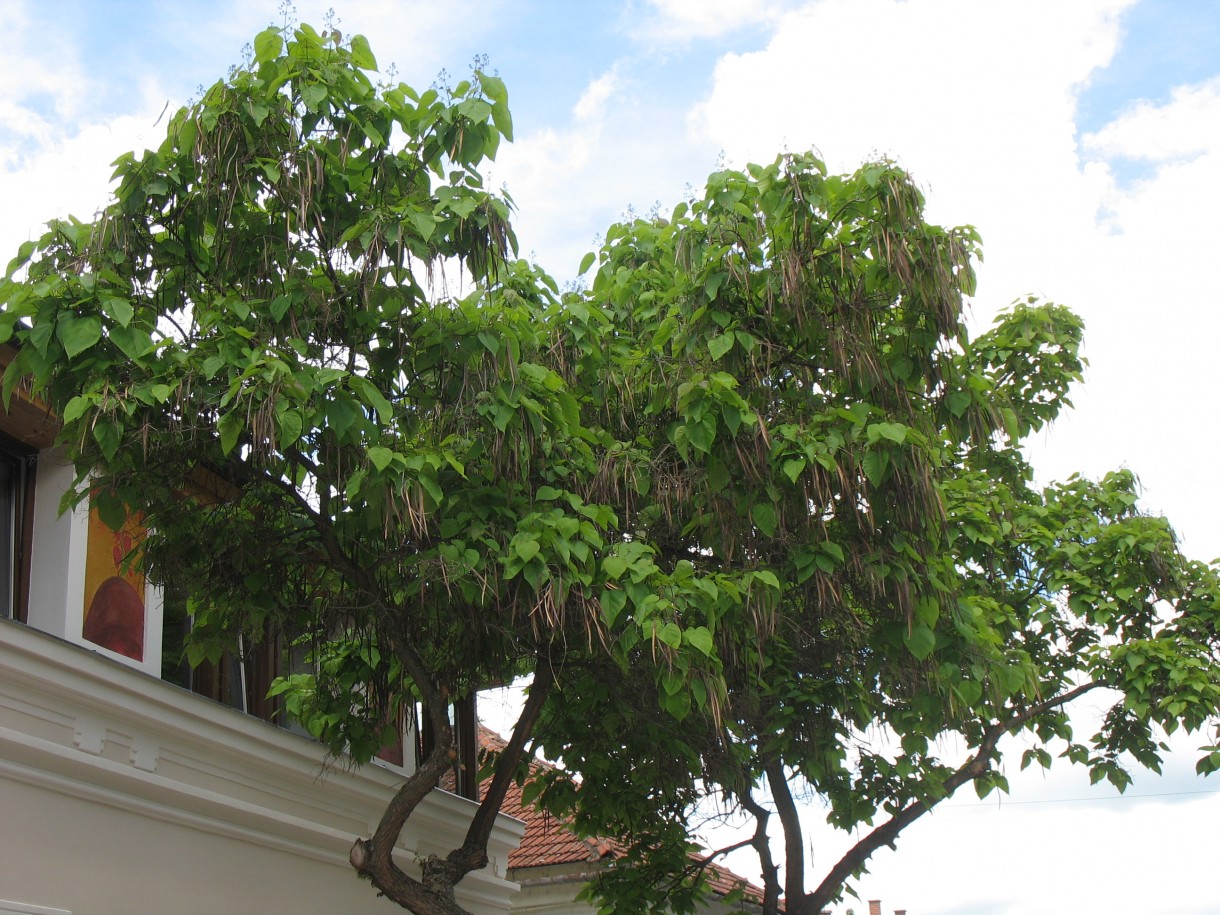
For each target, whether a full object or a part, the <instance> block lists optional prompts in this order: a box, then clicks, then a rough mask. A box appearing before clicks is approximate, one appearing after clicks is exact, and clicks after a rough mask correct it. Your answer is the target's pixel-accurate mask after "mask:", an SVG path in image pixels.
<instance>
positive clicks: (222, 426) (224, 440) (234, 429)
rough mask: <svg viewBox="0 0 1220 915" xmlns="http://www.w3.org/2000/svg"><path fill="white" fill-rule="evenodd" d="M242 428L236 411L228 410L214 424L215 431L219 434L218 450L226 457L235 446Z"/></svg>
mask: <svg viewBox="0 0 1220 915" xmlns="http://www.w3.org/2000/svg"><path fill="white" fill-rule="evenodd" d="M244 426H245V424H244V423H243V422H242V415H241V413H240V412H239V411H238V410H230V411H229V412H228V413H226V414H225V415H224V416H222V417H220V420H219V421H218V422H217V423H216V431H217V432H219V433H220V450H221V452H222V453H223V454H224V455H225V456H226V457H228V455H229V453H230V452H231V451H232V450H233V449H234V448H235V447H236V446H237V440H238V439H239V438H240V437H241V433H242V429H243V428H244Z"/></svg>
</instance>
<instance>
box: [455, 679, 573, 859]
mask: <svg viewBox="0 0 1220 915" xmlns="http://www.w3.org/2000/svg"><path fill="white" fill-rule="evenodd" d="M554 682H555V674H554V671H553V670H552V668H551V666H550V663H549V661H548V660H547V659H546V658H539V659H538V663H537V665H536V667H535V670H534V682H533V683H532V684H531V685H530V689H529V696H528V698H527V699H526V700H525V707H524V708H523V709H522V710H521V716H520V717H519V718H518V719H517V724H516V726H515V727H514V728H513V734H512V737H510V738H509V741H508V744H507V745H506V746H505V748H504V750H503V751H502V752H501V753H500V758H499V759H498V760H497V761H496V771H495V774H494V775H492V779H491V783H490V784H489V785H488V786H487V790H486V791H485V792H484V794H483V800H482V802H481V803H480V804H479V809H478V810H477V811H476V812H475V815H474V819H473V820H471V822H470V828H469V829H468V830H467V832H466V840H465V841H464V842H463V843H462V847H461V848H457V849H454V850H453V851H452V852H450V853H449V856H448V859H447V860H448V861H449V862H450V863H451V864H452V865H453V866H454V867H455V868H456V869H458V870H460V871H461V876H463V877H464V876H465V875H466V874H468V873H470V872H471V871H474V870H478V869H479V868H482V867H486V866H487V841H488V839H490V838H491V830H492V826H493V825H494V824H495V820H496V814H498V813H499V812H500V807H501V805H502V804H503V803H504V797H505V795H506V794H507V793H508V788H509V785H510V784H511V783H512V781H513V778H514V777H515V776H516V774H517V767H518V765H519V764H520V762H521V755H522V753H524V751H525V744H526V743H527V742H528V740H529V738H530V735H531V734H532V733H533V731H534V724H535V723H536V722H537V721H538V714H539V713H540V712H541V711H542V705H543V703H544V702H545V701H546V697H547V695H548V694H549V693H550V691H551V686H552V685H554ZM458 879H461V877H459V878H458Z"/></svg>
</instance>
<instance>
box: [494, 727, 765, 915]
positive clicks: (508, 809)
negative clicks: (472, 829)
mask: <svg viewBox="0 0 1220 915" xmlns="http://www.w3.org/2000/svg"><path fill="white" fill-rule="evenodd" d="M504 747H505V742H504V740H503V739H502V738H501V737H500V735H498V734H496V733H495V732H494V731H492V730H490V729H489V728H485V727H483V726H482V725H480V726H479V748H480V749H484V750H502V749H504ZM546 765H547V764H546V763H544V762H542V761H540V760H539V761H535V762H533V763H531V767H534V768H537V769H541V768H544V767H546ZM500 810H501V812H503V813H507V814H508V815H509V816H513V817H516V818H517V819H519V820H523V821H524V822H525V836H524V837H523V838H522V839H521V845H520V846H518V848H517V849H516V850H515V851H513V852H510V853H509V856H508V866H509V867H510V868H513V869H516V868H527V867H550V866H554V865H559V864H579V863H589V864H597V863H599V862H603V861H605V862H609V861H612V860H614V859H615V858H617V857H618V856H619V855H620V854H622V853H623V852H624V851H625V849H624V846H623V843H622V842H619V841H616V840H614V839H602V838H589V839H582V838H580V837H578V836H577V835H576V834H575V833H574V832H573V831H572V830H571V828H570V824H569V823H568V821H566V820H564V819H562V818H559V817H555V816H553V815H551V814H549V813H544V812H542V811H540V810H538V809H537V808H535V807H534V806H533V805H532V804H530V805H526V804H523V803H522V798H521V787H520V786H519V785H516V784H513V785H510V786H509V789H508V794H507V795H506V796H505V798H504V803H503V804H501V805H500ZM707 875H708V883H709V885H710V886H711V888H712V891H713V892H715V893H716V895H718V896H727V895H728V894H729V893H731V892H732V891H733V890H735V889H737V888H738V887H742V888H743V889H744V891H745V894H746V898H747V899H749V900H750V901H752V902H755V903H760V902H761V901H762V897H763V890H762V888H761V887H758V886H755V885H754V884H752V883H750V882H749V881H748V880H745V879H743V878H741V877H738V876H737V875H736V874H734V873H733V872H732V871H731V870H729V869H728V868H727V867H722V866H720V865H719V864H710V865H708V868H707ZM780 911H781V912H782V911H783V905H782V904H781V906H780Z"/></svg>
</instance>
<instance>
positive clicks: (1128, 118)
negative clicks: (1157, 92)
mask: <svg viewBox="0 0 1220 915" xmlns="http://www.w3.org/2000/svg"><path fill="white" fill-rule="evenodd" d="M1082 145H1083V146H1084V148H1085V149H1087V150H1089V151H1090V152H1092V153H1095V154H1097V155H1100V156H1102V157H1105V158H1123V159H1142V160H1146V161H1151V162H1166V161H1169V160H1173V159H1179V158H1183V157H1188V156H1195V155H1198V154H1200V153H1203V152H1206V151H1208V150H1214V149H1217V148H1220V77H1217V78H1216V79H1212V80H1208V81H1207V82H1205V83H1201V84H1198V85H1193V86H1179V87H1177V88H1176V89H1174V90H1173V94H1172V99H1171V100H1170V101H1169V102H1168V103H1167V104H1163V105H1156V104H1153V103H1151V102H1147V101H1143V102H1140V103H1138V104H1136V105H1135V106H1133V107H1132V108H1131V109H1130V110H1128V111H1126V112H1124V113H1123V114H1122V115H1121V116H1120V117H1118V118H1117V119H1116V120H1114V121H1111V122H1110V123H1109V124H1107V125H1106V126H1105V127H1103V128H1102V129H1101V130H1098V131H1097V132H1095V133H1091V134H1086V135H1085V137H1084V138H1083V140H1082Z"/></svg>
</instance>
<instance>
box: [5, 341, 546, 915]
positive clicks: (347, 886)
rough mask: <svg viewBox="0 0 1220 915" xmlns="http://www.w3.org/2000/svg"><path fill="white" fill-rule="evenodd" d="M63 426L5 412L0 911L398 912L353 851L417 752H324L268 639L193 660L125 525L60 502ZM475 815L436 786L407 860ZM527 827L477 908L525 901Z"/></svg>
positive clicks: (503, 820)
mask: <svg viewBox="0 0 1220 915" xmlns="http://www.w3.org/2000/svg"><path fill="white" fill-rule="evenodd" d="M3 361H6V360H4V359H3V354H0V362H3ZM54 434H55V427H54V422H53V420H52V419H51V418H50V417H49V416H48V414H47V411H46V410H45V409H43V408H41V407H40V406H39V405H38V404H37V403H34V402H31V401H29V400H28V399H23V398H22V397H21V395H20V394H19V393H18V394H15V395H14V398H13V400H12V403H11V404H10V406H9V408H8V409H7V410H2V411H0V538H2V542H0V811H2V813H0V847H2V848H3V853H2V854H0V915H13V913H24V915H64V913H71V915H111V913H113V915H120V913H122V915H134V913H141V912H147V913H150V915H151V913H157V915H174V913H181V915H191V913H208V915H214V913H277V912H282V913H345V915H346V913H363V912H369V913H375V912H392V911H401V909H399V908H398V907H397V906H395V905H394V904H392V903H390V902H387V901H386V900H385V899H382V898H379V897H378V896H377V894H376V892H375V891H374V889H373V888H372V887H371V886H370V885H369V884H367V883H364V882H362V881H361V880H359V879H358V878H357V877H356V875H355V873H354V871H353V870H352V868H351V866H350V864H349V863H348V851H349V849H350V847H351V845H352V843H353V841H354V840H355V839H356V838H357V837H360V836H367V835H369V834H370V833H371V831H372V829H373V828H374V826H375V824H376V822H377V820H378V818H379V817H380V815H381V812H382V810H383V809H384V807H385V804H386V802H387V801H388V800H389V799H390V797H391V796H392V795H393V793H394V791H395V790H396V789H397V787H398V785H399V784H400V783H401V780H402V777H403V776H404V774H408V773H409V772H410V771H411V767H412V766H413V765H414V753H411V752H407V753H404V754H402V755H401V757H400V759H401V761H402V765H394V764H393V763H391V762H379V763H374V764H370V765H367V766H364V767H361V768H359V769H354V768H351V767H347V766H344V765H342V763H341V762H340V763H339V764H336V763H335V762H334V761H333V760H332V761H330V762H329V763H328V761H327V758H326V752H325V750H324V748H323V747H321V746H320V745H319V744H317V743H316V742H314V741H313V740H310V739H308V738H307V737H304V736H301V735H300V734H296V733H292V732H291V731H289V730H286V729H285V728H284V727H280V726H277V725H276V724H273V723H270V722H268V721H265V720H263V719H262V718H260V717H259V715H260V714H264V715H265V714H268V713H269V710H268V709H267V708H265V707H263V706H261V705H260V703H263V702H265V700H264V698H263V697H264V695H265V687H262V691H261V692H260V686H261V681H263V680H265V678H266V675H267V673H268V671H267V670H266V669H264V668H265V667H266V665H263V666H262V667H260V663H259V658H258V655H257V653H256V652H251V654H250V656H248V657H245V658H241V659H237V658H228V659H226V661H225V662H222V663H221V664H219V665H216V666H214V667H211V668H208V669H203V670H201V671H198V672H184V670H183V668H182V667H181V665H180V664H179V662H178V658H177V652H176V651H175V650H173V645H175V644H177V643H178V640H180V635H181V634H180V631H179V630H180V629H181V626H182V620H181V619H180V618H179V615H178V614H176V611H175V610H174V608H173V607H172V606H171V607H169V608H167V606H166V605H167V603H171V604H172V602H169V601H166V600H164V599H163V596H162V595H161V594H160V593H158V592H157V590H156V589H154V588H152V587H150V586H149V585H148V584H147V583H146V582H145V581H144V579H143V577H142V575H141V574H140V573H139V570H138V567H137V566H134V565H133V564H132V563H131V562H129V561H128V555H129V554H130V552H131V544H130V543H129V542H127V541H125V540H124V539H123V537H124V532H122V531H120V532H118V533H116V532H114V531H112V530H111V529H110V528H109V527H107V526H106V525H104V524H100V523H99V519H98V518H97V517H96V512H92V511H90V510H88V509H84V508H82V509H80V510H77V511H74V512H69V513H66V514H61V513H60V511H59V507H60V500H61V498H62V496H63V493H64V492H65V491H66V489H67V488H68V486H70V485H71V483H72V480H73V472H72V469H71V468H70V467H69V466H67V465H66V464H65V463H64V461H63V460H62V459H61V457H60V456H59V455H58V453H57V452H56V450H55V449H54V447H53V438H54ZM128 534H130V532H128ZM405 737H406V739H407V741H408V742H410V740H411V735H409V734H407V735H405ZM474 810H475V803H474V802H473V801H471V800H468V799H466V798H464V797H459V796H457V795H455V794H452V793H449V792H445V791H441V790H437V791H434V792H432V794H431V795H430V796H429V797H428V798H426V799H425V801H424V803H423V804H422V805H421V806H420V807H419V808H418V809H417V811H416V812H415V814H414V815H413V816H412V818H411V821H410V822H409V823H408V825H407V828H406V829H405V830H404V833H403V836H402V838H401V841H400V852H401V864H402V866H403V867H404V869H406V870H408V871H410V870H411V869H412V868H413V867H414V865H413V862H414V861H415V860H416V859H417V858H418V857H420V856H426V855H427V854H429V853H432V852H439V851H445V850H448V849H450V848H453V847H456V846H457V845H460V844H461V840H462V837H463V836H464V834H465V830H466V826H467V824H468V823H469V821H470V818H471V817H472V816H473V812H474ZM522 831H523V825H522V824H521V822H520V821H518V820H515V819H513V818H510V817H507V816H501V817H500V818H499V820H498V821H497V824H496V828H495V831H494V832H493V835H492V839H491V842H490V845H489V849H488V851H489V856H490V859H491V862H490V864H489V865H488V867H487V868H485V869H484V870H482V871H480V872H477V873H474V874H471V875H469V876H468V877H467V878H466V879H465V880H463V881H462V883H461V885H460V886H459V888H458V899H459V902H460V903H461V904H462V905H463V906H465V907H466V908H467V909H468V910H470V911H471V912H474V913H478V915H501V913H508V912H510V911H511V910H512V904H513V899H514V897H515V896H516V893H517V887H516V884H515V883H513V882H511V881H510V880H509V879H508V854H509V851H510V850H511V849H512V848H514V847H515V846H516V845H517V843H518V842H519V841H520V838H521V834H522Z"/></svg>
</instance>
